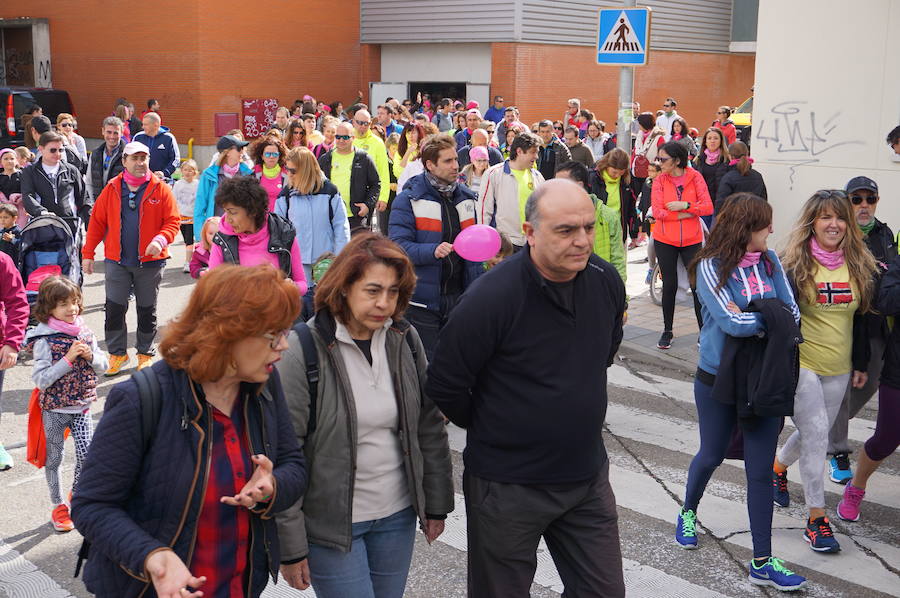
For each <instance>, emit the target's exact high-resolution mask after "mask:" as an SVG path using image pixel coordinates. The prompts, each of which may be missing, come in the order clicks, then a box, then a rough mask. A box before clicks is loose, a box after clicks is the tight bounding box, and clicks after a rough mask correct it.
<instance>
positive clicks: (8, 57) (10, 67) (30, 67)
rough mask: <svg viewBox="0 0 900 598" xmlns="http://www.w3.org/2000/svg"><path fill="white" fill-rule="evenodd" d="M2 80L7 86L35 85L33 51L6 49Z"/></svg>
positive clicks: (0, 77)
mask: <svg viewBox="0 0 900 598" xmlns="http://www.w3.org/2000/svg"><path fill="white" fill-rule="evenodd" d="M2 68H3V73H2V76H0V79H4V80H6V84H7V85H34V54H33V53H32V51H31V50H20V49H19V48H6V53H5V54H4V56H3V66H2Z"/></svg>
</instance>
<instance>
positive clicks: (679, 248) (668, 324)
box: [642, 115, 713, 349]
mask: <svg viewBox="0 0 900 598" xmlns="http://www.w3.org/2000/svg"><path fill="white" fill-rule="evenodd" d="M642 116H643V115H642ZM656 161H657V162H658V163H659V167H660V169H661V170H662V172H661V173H660V174H659V175H658V176H657V177H656V178H655V179H654V180H653V191H652V194H651V200H650V201H651V205H652V208H653V219H654V220H655V222H656V224H654V226H653V247H654V249H655V250H656V260H657V263H659V269H660V273H661V274H662V279H663V300H662V312H663V332H662V335H661V336H660V337H659V342H658V343H657V344H656V346H657V347H659V348H660V349H668V348H669V347H671V346H672V338H673V332H672V324H673V321H674V318H675V295H676V293H677V292H678V260H679V259H681V260H682V261H683V262H684V264H685V265H687V264H690V263H691V262H692V261H694V257H695V256H696V255H697V252H698V251H700V247H701V246H702V244H703V227H702V225H701V222H700V217H701V216H706V215H708V214H712V211H713V204H712V199H711V198H710V196H709V190H708V189H707V188H706V181H704V180H703V175H702V174H700V173H699V172H698V171H697V170H695V169H693V168H689V167H688V153H687V150H686V149H685V148H684V146H683V145H681V144H680V143H678V142H677V141H670V142H668V143H666V144H665V145H663V146H662V147H661V148H659V151H658V152H657V154H656ZM691 289H692V290H694V293H693V298H694V314H695V316H696V317H697V326H698V327H701V328H702V327H703V319H702V317H701V315H700V302H699V301H698V300H697V293H696V290H695V285H694V284H692V285H691Z"/></svg>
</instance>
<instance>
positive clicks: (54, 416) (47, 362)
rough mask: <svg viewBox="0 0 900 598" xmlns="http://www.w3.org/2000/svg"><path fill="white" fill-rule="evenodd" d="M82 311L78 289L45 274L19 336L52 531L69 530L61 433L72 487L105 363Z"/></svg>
mask: <svg viewBox="0 0 900 598" xmlns="http://www.w3.org/2000/svg"><path fill="white" fill-rule="evenodd" d="M83 309H84V307H83V304H82V298H81V289H79V288H78V285H77V284H75V283H74V282H72V281H71V280H69V279H68V278H63V277H61V276H49V277H47V278H46V279H45V280H44V281H43V282H42V283H41V286H40V288H39V289H38V297H37V301H36V303H35V306H34V317H35V319H36V320H37V321H38V325H37V326H36V327H35V328H34V329H32V330H31V331H30V332H29V333H28V336H27V337H26V339H25V342H26V345H30V346H31V349H32V351H33V352H34V371H33V373H32V374H31V378H32V380H33V381H34V384H35V386H37V388H38V390H39V391H40V404H41V410H42V413H43V420H44V434H45V435H46V437H47V460H46V463H45V474H46V476H47V486H48V487H49V489H50V501H51V502H52V504H53V505H54V506H53V511H52V514H51V516H50V521H51V522H52V524H53V528H54V529H55V530H56V531H58V532H69V531H72V529H74V527H75V526H74V525H73V524H72V519H71V517H70V516H69V502H71V500H72V492H69V494H68V501H67V502H63V498H62V492H61V490H60V486H59V466H60V464H61V463H62V459H63V449H64V440H65V436H64V432H65V430H66V428H68V429H69V430H71V432H72V437H73V439H74V441H75V479H74V481H73V483H72V488H77V487H78V477H79V475H80V474H81V466H82V464H83V463H84V458H85V456H86V455H87V451H88V446H90V444H91V437H92V436H93V433H94V432H93V422H92V421H91V411H90V408H91V403H92V402H93V401H94V400H95V399H96V398H97V373H98V372H105V371H106V368H107V367H108V366H109V363H108V360H107V356H106V353H104V352H103V351H102V350H101V349H100V347H99V346H98V345H97V339H96V337H95V336H94V333H92V332H91V331H90V330H89V329H88V327H87V326H85V324H84V322H83V321H82V319H81V317H80V315H81V312H82V310H83Z"/></svg>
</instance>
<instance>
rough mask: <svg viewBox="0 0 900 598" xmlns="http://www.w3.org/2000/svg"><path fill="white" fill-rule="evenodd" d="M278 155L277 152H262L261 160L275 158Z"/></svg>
mask: <svg viewBox="0 0 900 598" xmlns="http://www.w3.org/2000/svg"><path fill="white" fill-rule="evenodd" d="M280 155H281V154H279V153H278V152H263V158H277V157H278V156H280Z"/></svg>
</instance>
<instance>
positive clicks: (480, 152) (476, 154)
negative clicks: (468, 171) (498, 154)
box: [469, 145, 488, 162]
mask: <svg viewBox="0 0 900 598" xmlns="http://www.w3.org/2000/svg"><path fill="white" fill-rule="evenodd" d="M487 159H488V151H487V148H486V147H484V146H481V145H479V146H478V147H473V148H472V149H470V150H469V160H471V161H473V162H474V161H475V160H487Z"/></svg>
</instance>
